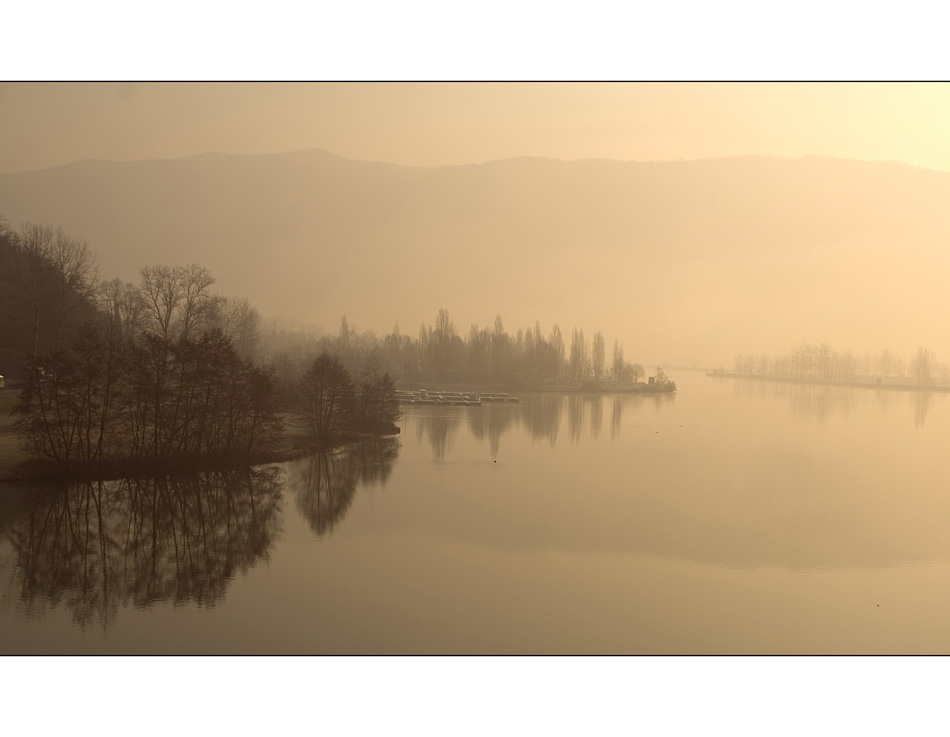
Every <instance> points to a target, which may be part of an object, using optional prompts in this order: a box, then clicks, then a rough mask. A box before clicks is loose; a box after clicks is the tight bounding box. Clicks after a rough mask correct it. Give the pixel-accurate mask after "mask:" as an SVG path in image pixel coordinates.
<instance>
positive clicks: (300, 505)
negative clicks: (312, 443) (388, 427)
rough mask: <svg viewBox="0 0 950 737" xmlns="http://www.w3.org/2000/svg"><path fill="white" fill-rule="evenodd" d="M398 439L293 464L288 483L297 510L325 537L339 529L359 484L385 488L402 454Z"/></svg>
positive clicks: (289, 467)
mask: <svg viewBox="0 0 950 737" xmlns="http://www.w3.org/2000/svg"><path fill="white" fill-rule="evenodd" d="M399 447H400V446H399V440H398V439H397V438H379V439H376V440H367V441H364V442H362V443H356V444H354V445H350V446H347V447H344V448H339V449H337V450H333V451H325V452H322V453H315V454H313V455H311V456H308V457H306V458H300V459H298V460H296V461H292V462H291V463H290V464H289V466H288V469H289V478H288V481H287V483H288V484H289V485H290V486H291V487H292V488H293V490H294V493H295V495H296V501H297V509H298V510H299V511H300V513H301V514H302V515H303V516H304V518H305V519H306V520H307V522H309V523H310V527H311V529H312V530H313V531H314V532H315V533H316V534H317V536H318V537H322V536H323V535H325V534H327V533H328V532H329V531H330V530H332V529H333V528H334V526H336V525H337V524H338V523H339V522H340V520H341V519H343V516H344V515H345V514H346V511H347V510H348V509H349V507H350V504H352V502H353V497H354V496H355V494H356V489H357V488H358V486H359V485H363V486H366V487H369V488H372V487H374V486H377V485H380V486H382V485H384V484H385V483H386V481H387V480H388V479H389V474H390V473H392V468H393V462H394V461H395V460H396V457H397V456H398V455H399Z"/></svg>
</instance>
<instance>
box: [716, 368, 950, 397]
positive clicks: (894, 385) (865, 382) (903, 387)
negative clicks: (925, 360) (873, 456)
mask: <svg viewBox="0 0 950 737" xmlns="http://www.w3.org/2000/svg"><path fill="white" fill-rule="evenodd" d="M706 376H709V377H712V378H719V379H749V380H752V381H771V382H778V383H782V384H802V385H809V386H840V387H849V388H854V389H888V390H896V391H905V392H950V386H948V385H945V384H923V385H921V384H912V383H907V382H906V380H902V379H897V378H894V377H888V378H889V379H890V380H888V379H883V378H878V377H864V378H860V379H854V380H852V381H834V380H828V379H797V378H794V377H788V376H769V375H767V374H747V373H740V372H738V371H724V370H722V369H713V370H712V371H707V372H706ZM898 382H900V383H898Z"/></svg>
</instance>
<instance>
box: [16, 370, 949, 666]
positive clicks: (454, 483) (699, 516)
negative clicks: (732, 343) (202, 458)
mask: <svg viewBox="0 0 950 737" xmlns="http://www.w3.org/2000/svg"><path fill="white" fill-rule="evenodd" d="M674 374H675V375H674V378H675V379H676V381H677V384H678V386H679V392H678V394H677V395H676V396H660V397H638V396H630V395H617V396H583V395H553V394H534V395H524V396H523V398H522V402H521V404H519V405H498V406H484V407H451V408H436V407H410V408H407V409H406V410H405V413H404V417H403V419H402V421H401V423H400V424H401V427H402V435H401V436H400V438H399V439H398V440H390V441H387V442H382V443H368V444H364V445H362V446H358V447H352V448H347V449H344V450H341V451H338V452H336V453H333V454H330V455H323V456H315V457H313V458H308V459H302V460H300V461H296V462H293V463H288V464H283V465H280V466H271V467H264V468H257V469H254V470H253V471H251V472H245V473H227V474H205V475H200V476H197V477H190V478H183V479H180V478H169V479H162V480H150V481H123V482H106V483H101V484H81V485H74V486H70V487H69V488H43V489H35V490H31V491H30V492H29V493H17V492H15V491H14V490H12V489H11V488H9V487H4V488H2V489H0V492H2V493H0V654H12V653H155V654H165V653H306V654H319V653H354V654H355V653H455V654H465V653H527V654H538V653H622V654H645V653H888V652H898V653H948V652H950V463H947V462H946V460H945V459H946V456H947V448H948V447H950V402H948V397H947V396H946V395H943V394H933V395H930V394H917V393H896V392H891V393H888V392H877V391H875V390H871V389H841V388H833V387H812V386H795V385H790V384H769V383H760V384H757V383H742V382H737V381H735V380H732V379H712V378H707V377H706V376H705V375H704V374H702V373H700V372H683V371H677V372H674Z"/></svg>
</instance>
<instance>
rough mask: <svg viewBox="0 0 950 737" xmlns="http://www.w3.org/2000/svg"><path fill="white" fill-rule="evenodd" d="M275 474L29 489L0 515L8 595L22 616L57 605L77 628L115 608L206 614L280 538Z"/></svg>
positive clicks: (256, 472) (111, 616) (230, 473)
mask: <svg viewBox="0 0 950 737" xmlns="http://www.w3.org/2000/svg"><path fill="white" fill-rule="evenodd" d="M280 475H281V472H280V470H279V469H278V468H276V467H270V468H263V469H254V470H250V471H248V470H244V471H223V472H217V473H207V474H200V475H197V476H189V477H184V478H162V479H140V480H120V481H101V482H85V483H81V484H73V485H70V486H68V487H65V488H63V487H59V488H48V487H47V488H46V489H36V490H34V491H33V492H32V493H31V494H29V495H24V496H23V497H22V498H21V499H20V500H19V503H18V504H17V505H16V509H15V510H12V511H8V513H10V514H13V515H14V516H13V518H12V519H8V520H6V523H7V524H6V525H5V526H6V528H7V532H6V536H7V537H8V539H9V540H10V543H11V546H12V548H13V550H14V556H15V567H14V569H13V571H14V573H13V576H14V585H13V588H14V590H16V591H17V592H18V597H19V601H20V605H21V606H23V607H26V609H27V610H28V612H29V613H39V612H42V611H43V610H44V609H45V608H47V607H52V608H55V607H59V606H65V607H66V608H68V609H69V610H70V612H71V614H72V616H73V619H74V620H75V621H76V622H77V623H78V624H80V625H81V626H83V627H85V626H87V625H88V624H89V623H91V622H94V621H99V622H101V623H102V625H103V626H106V625H107V624H108V623H110V622H111V621H112V620H113V619H114V617H115V615H116V613H117V612H118V610H119V608H120V607H123V606H128V605H129V604H131V605H133V606H136V607H147V606H150V605H152V604H158V603H162V602H174V603H176V604H180V603H186V602H194V603H197V604H201V605H205V606H209V605H213V604H215V603H216V602H217V601H219V600H220V599H221V598H222V597H223V596H224V593H225V591H226V589H227V586H228V584H229V582H230V580H231V579H232V578H233V577H234V575H235V574H236V573H238V572H241V573H244V572H246V571H247V570H248V569H249V568H251V567H252V566H253V565H255V564H256V563H258V562H259V561H261V560H263V559H266V558H267V555H268V552H269V550H270V548H271V546H272V545H273V544H274V541H275V540H276V538H277V535H278V534H279V532H280V512H279V509H280V499H281V484H280Z"/></svg>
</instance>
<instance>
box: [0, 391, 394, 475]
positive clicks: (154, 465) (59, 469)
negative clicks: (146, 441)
mask: <svg viewBox="0 0 950 737" xmlns="http://www.w3.org/2000/svg"><path fill="white" fill-rule="evenodd" d="M17 393H18V392H16V391H10V390H7V391H5V392H4V393H3V394H2V395H0V484H5V485H10V486H16V485H22V484H30V483H36V482H44V481H112V480H115V479H122V478H145V477H157V476H170V475H179V474H190V473H200V472H206V471H221V470H234V469H246V468H253V467H254V466H263V465H268V464H272V463H286V462H287V461H292V460H295V459H297V458H302V457H304V456H307V455H310V454H311V453H318V452H320V451H328V450H335V449H337V448H342V447H344V446H347V445H352V444H354V443H358V442H360V441H362V440H368V439H373V438H383V437H393V436H397V435H399V433H400V429H399V427H398V426H397V425H393V426H392V427H389V428H385V431H384V432H377V433H352V434H349V435H345V436H340V437H337V438H333V439H332V440H327V441H322V442H321V441H316V440H312V439H311V438H309V437H307V436H306V435H303V434H300V433H298V432H293V431H292V430H291V432H285V433H284V435H283V436H282V437H281V440H280V446H279V447H276V448H274V449H273V450H270V451H266V452H261V453H258V454H255V455H253V456H247V455H243V454H236V455H229V456H219V457H212V458H168V459H163V460H154V459H148V458H146V459H137V460H135V459H112V460H108V461H93V462H83V461H72V462H70V464H69V466H68V467H67V468H64V467H63V466H61V465H60V464H59V463H57V462H56V461H54V460H50V459H36V458H31V457H30V456H29V455H28V454H27V453H25V452H23V450H21V449H20V447H19V440H20V439H19V436H18V435H17V433H16V430H15V428H14V424H13V423H14V418H13V416H12V415H11V414H10V409H11V408H12V406H13V404H14V403H15V402H16V394H17ZM11 395H12V396H11ZM288 424H290V423H288Z"/></svg>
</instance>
